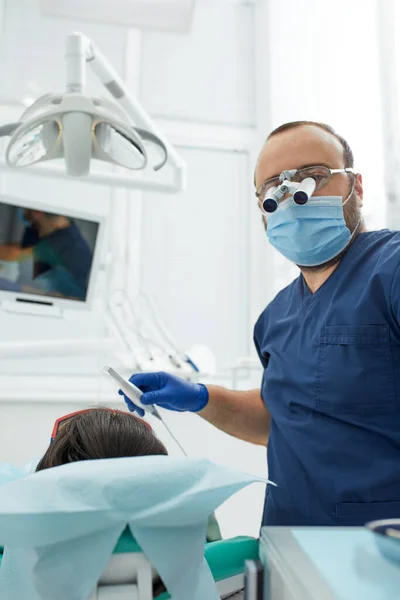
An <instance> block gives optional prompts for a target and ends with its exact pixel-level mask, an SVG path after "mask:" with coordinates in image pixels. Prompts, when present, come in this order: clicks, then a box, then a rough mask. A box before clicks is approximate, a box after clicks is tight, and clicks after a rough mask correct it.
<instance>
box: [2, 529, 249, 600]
mask: <svg viewBox="0 0 400 600" xmlns="http://www.w3.org/2000/svg"><path fill="white" fill-rule="evenodd" d="M2 556H3V548H0V568H1V559H2ZM204 556H205V558H206V560H207V562H208V565H209V567H210V569H211V572H212V575H213V577H214V580H215V582H216V584H217V589H218V593H219V594H220V596H221V599H226V598H233V597H235V598H236V597H238V598H239V597H241V594H240V592H241V591H242V590H243V588H244V562H245V560H258V540H256V539H254V538H251V537H245V536H243V537H236V538H232V539H227V540H220V541H217V542H211V543H208V544H206V547H205V552H204ZM157 579H158V575H157V573H156V571H155V569H154V568H153V566H152V565H151V563H150V562H149V560H148V559H147V557H146V556H145V555H144V554H143V552H142V550H141V548H140V547H139V545H138V544H137V543H136V541H135V540H134V539H133V537H132V535H131V532H130V531H129V529H128V528H127V529H126V530H125V531H124V532H123V534H122V535H121V537H120V539H119V541H118V544H117V545H116V547H115V549H114V552H113V555H112V556H111V558H110V561H109V563H108V565H107V567H106V568H105V569H104V571H103V573H102V575H101V577H100V580H99V582H98V584H97V586H96V589H95V590H94V591H93V593H92V595H91V596H90V597H89V598H88V600H153V598H154V600H167V599H168V598H170V595H169V594H168V592H161V594H158V595H155V596H153V584H154V582H155V581H157ZM188 600H190V596H188Z"/></svg>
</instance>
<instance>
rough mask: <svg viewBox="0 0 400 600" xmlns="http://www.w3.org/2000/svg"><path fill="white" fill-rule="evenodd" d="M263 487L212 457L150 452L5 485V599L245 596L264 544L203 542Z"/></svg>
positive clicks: (0, 529)
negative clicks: (230, 506)
mask: <svg viewBox="0 0 400 600" xmlns="http://www.w3.org/2000/svg"><path fill="white" fill-rule="evenodd" d="M256 481H260V482H262V483H264V481H265V480H263V479H262V478H257V477H254V476H252V475H249V474H246V473H241V472H239V471H235V470H233V469H228V468H226V467H223V466H220V465H216V464H214V463H211V462H210V461H207V460H205V459H200V458H194V459H185V460H183V459H172V458H171V457H166V456H146V457H135V458H118V459H103V460H96V461H80V462H75V463H69V464H67V465H62V466H60V467H57V468H55V469H45V470H42V471H40V472H39V473H35V474H32V475H29V476H27V477H23V478H21V479H19V480H16V481H13V482H11V483H9V484H7V485H4V486H1V487H0V544H1V543H2V544H3V545H4V546H5V550H4V556H3V560H2V561H1V563H0V564H1V568H0V582H1V585H0V587H1V592H0V595H1V594H3V595H4V598H5V599H7V600H32V598H35V600H40V599H42V600H43V598H46V599H47V600H50V598H51V600H53V592H54V590H56V589H58V590H59V591H58V596H57V597H58V598H59V599H60V600H61V598H62V599H63V600H71V599H72V597H73V598H78V597H79V599H80V600H153V599H154V600H167V599H168V598H170V597H171V596H170V595H169V593H168V592H167V591H163V590H165V588H166V587H167V588H171V589H170V591H171V592H172V598H178V597H179V600H194V598H196V599H197V600H203V599H204V600H208V599H209V598H211V597H212V598H213V599H215V598H218V597H219V598H221V599H226V598H232V599H233V598H235V599H236V598H242V593H241V592H242V591H243V588H244V571H245V561H247V560H257V559H258V540H256V539H254V538H249V537H238V538H233V539H228V540H220V541H215V542H210V543H205V541H204V542H203V541H202V540H203V539H204V540H205V533H206V524H207V518H209V515H210V514H212V513H213V511H214V510H215V509H216V508H217V506H220V505H221V504H222V502H223V501H225V500H226V499H227V498H228V497H230V496H231V495H232V494H233V493H235V491H238V490H239V489H242V488H243V487H244V486H246V485H248V484H249V483H253V482H256ZM138 490H140V493H138ZM142 490H145V491H146V493H142ZM149 499H151V502H150V504H149ZM124 522H125V523H126V525H125V526H123V527H121V528H120V524H123V523H124ZM114 531H116V532H117V535H116V536H115V537H114V533H113V532H114ZM118 531H122V534H118ZM132 531H134V532H136V533H134V534H132ZM164 531H165V533H163V532H164ZM203 531H204V534H203ZM203 535H204V537H203ZM134 537H135V538H137V540H138V541H140V544H139V543H138V542H137V541H136V540H135V539H134ZM116 539H117V540H118V541H117V543H116V544H115V541H114V542H113V540H116ZM110 542H111V543H110ZM143 548H146V551H143ZM203 548H204V557H205V561H202V560H201V555H202V553H203ZM192 552H193V554H192ZM149 557H151V559H150V558H149ZM164 557H165V558H164ZM192 557H193V558H192ZM0 558H1V550H0ZM207 564H208V567H209V569H207ZM96 565H97V566H96ZM104 565H105V567H104ZM157 565H159V566H160V573H161V576H162V578H163V579H165V578H166V581H164V583H166V586H165V587H164V586H163V582H162V581H161V579H160V576H159V575H158V573H157ZM86 568H88V569H89V570H88V571H87V570H86ZM192 582H193V583H192ZM211 588H212V589H211ZM35 590H36V591H35ZM2 598H3V596H2Z"/></svg>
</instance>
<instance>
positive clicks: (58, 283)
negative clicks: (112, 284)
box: [0, 194, 104, 309]
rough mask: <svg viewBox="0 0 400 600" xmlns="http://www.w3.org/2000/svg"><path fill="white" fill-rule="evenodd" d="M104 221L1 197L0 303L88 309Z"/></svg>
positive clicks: (98, 262)
mask: <svg viewBox="0 0 400 600" xmlns="http://www.w3.org/2000/svg"><path fill="white" fill-rule="evenodd" d="M103 226H104V221H103V218H102V217H101V216H97V215H96V216H93V215H90V214H85V213H83V212H77V211H73V210H69V209H64V208H63V209H61V208H58V207H57V208H56V207H54V205H50V204H45V203H39V202H36V201H31V200H25V199H24V200H22V199H21V198H15V197H12V196H9V195H1V194H0V302H2V301H11V302H18V303H26V304H30V305H34V304H37V305H38V304H39V305H42V306H54V307H65V308H67V307H68V308H69V309H72V308H76V309H77V308H89V307H90V304H91V300H92V297H93V291H94V290H93V286H94V282H95V280H96V275H97V272H98V270H99V266H100V252H101V247H102V239H103Z"/></svg>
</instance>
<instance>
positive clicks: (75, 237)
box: [21, 222, 93, 300]
mask: <svg viewBox="0 0 400 600" xmlns="http://www.w3.org/2000/svg"><path fill="white" fill-rule="evenodd" d="M31 246H32V247H33V248H34V251H33V255H34V279H35V281H37V282H38V283H40V285H41V287H42V288H43V289H44V290H45V291H47V292H59V293H61V294H63V295H64V296H67V297H72V298H77V299H79V300H85V298H86V294H87V287H88V281H89V275H90V269H91V266H92V259H93V255H92V251H91V250H90V248H89V245H88V244H87V242H86V240H85V239H84V237H83V236H82V234H81V232H80V231H79V229H78V227H77V226H76V225H75V224H74V223H73V222H72V223H71V225H70V226H69V227H65V228H63V229H57V230H56V231H54V232H53V233H50V234H49V235H47V236H45V237H42V238H39V235H38V232H37V230H36V229H34V228H33V227H27V228H26V230H25V233H24V237H23V239H22V243H21V247H22V248H26V247H31Z"/></svg>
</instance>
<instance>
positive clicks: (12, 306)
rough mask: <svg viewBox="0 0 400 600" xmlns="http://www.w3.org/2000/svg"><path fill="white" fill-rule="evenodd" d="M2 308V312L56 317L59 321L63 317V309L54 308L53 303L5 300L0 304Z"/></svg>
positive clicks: (19, 299) (18, 299) (17, 299)
mask: <svg viewBox="0 0 400 600" xmlns="http://www.w3.org/2000/svg"><path fill="white" fill-rule="evenodd" d="M0 308H1V310H4V311H6V312H11V313H14V314H15V313H17V314H22V315H32V316H42V317H54V318H57V319H61V318H62V317H63V311H62V309H61V308H60V307H59V306H54V305H53V303H52V302H43V301H35V300H26V299H22V298H16V299H15V300H12V301H9V300H4V301H2V302H0Z"/></svg>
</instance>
